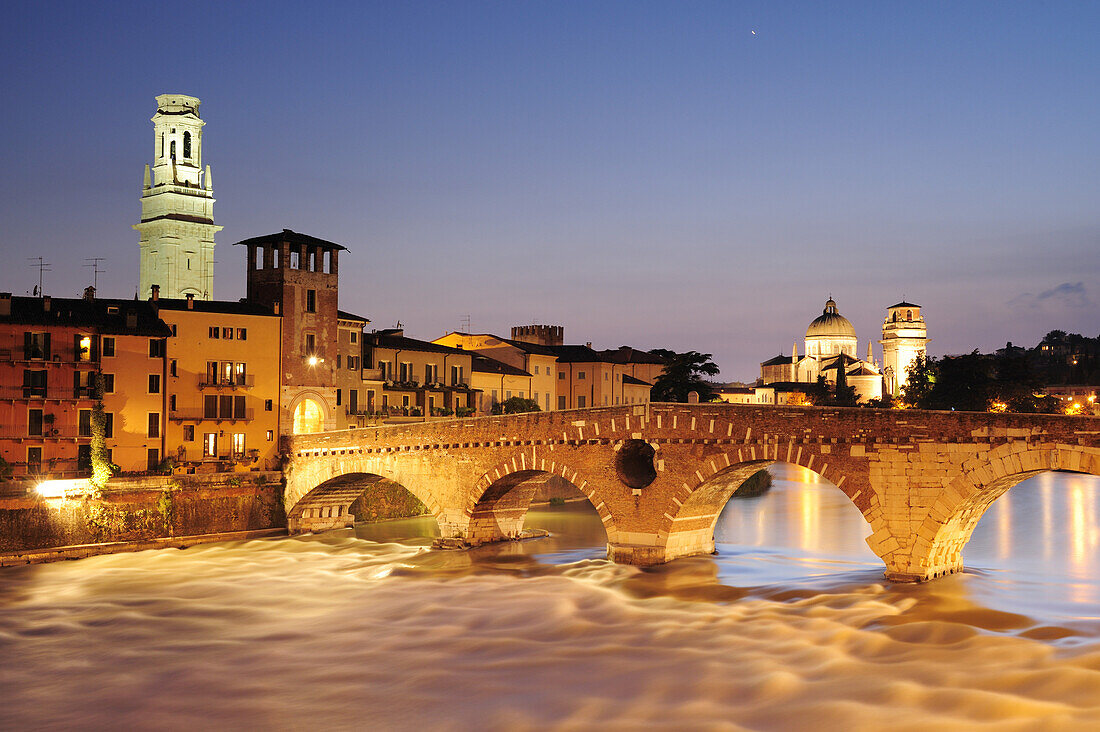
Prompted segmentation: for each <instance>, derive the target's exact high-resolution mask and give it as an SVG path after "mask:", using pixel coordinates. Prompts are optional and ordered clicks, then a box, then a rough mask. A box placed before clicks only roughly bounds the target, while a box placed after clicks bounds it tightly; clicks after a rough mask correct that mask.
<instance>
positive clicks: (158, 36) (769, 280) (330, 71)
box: [0, 0, 1100, 380]
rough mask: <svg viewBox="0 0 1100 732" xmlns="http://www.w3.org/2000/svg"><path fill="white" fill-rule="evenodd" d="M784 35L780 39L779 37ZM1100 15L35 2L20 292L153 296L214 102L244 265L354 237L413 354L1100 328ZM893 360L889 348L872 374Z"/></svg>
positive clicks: (13, 162) (214, 139)
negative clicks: (842, 327) (166, 223)
mask: <svg viewBox="0 0 1100 732" xmlns="http://www.w3.org/2000/svg"><path fill="white" fill-rule="evenodd" d="M754 30H755V31H756V34H755V35H753V33H752V31H754ZM1098 33H1100V4H1097V3H1087V2H1079V3H1068V2H1067V3H1059V2H1046V3H1038V2H1029V3H1019V4H1017V3H1009V2H990V3H965V2H945V3H932V2H927V3H926V2H920V3H912V2H909V3H891V2H867V3H819V2H808V3H780V2H738V3H730V2H714V3H710V2H668V3H653V2H640V1H638V0H630V1H629V2H575V3H574V2H547V3H536V2H497V3H473V2H453V1H452V2H441V3H426V2H403V1H401V2H399V1H397V0H395V1H394V2H390V3H368V2H347V3H316V4H308V5H307V4H302V5H297V4H291V3H280V2H266V3H255V4H245V3H236V2H232V3H227V2H217V3H209V4H207V3H199V2H191V3H183V4H181V3H150V2H135V3H121V2H119V3H115V2H111V3H88V2H72V3H59V2H33V3H16V4H12V5H11V6H9V7H7V9H6V11H5V22H4V23H3V24H2V26H0V59H2V68H3V69H4V70H5V74H4V76H5V80H4V95H3V96H4V101H5V110H4V114H3V115H2V116H0V141H2V142H0V161H2V163H3V175H2V176H0V181H2V182H0V194H2V195H0V255H2V259H0V262H2V264H0V290H4V291H9V290H10V291H13V292H15V293H16V294H24V293H26V292H27V291H29V290H30V289H31V287H32V286H33V285H34V284H36V283H37V278H38V274H37V270H36V269H32V268H31V267H29V266H28V262H27V261H26V258H27V257H29V256H38V255H41V256H43V257H45V258H46V259H47V260H48V261H49V262H51V263H52V265H53V267H52V271H51V272H48V273H47V274H46V275H45V284H46V287H45V290H46V292H47V293H48V294H53V295H55V296H63V297H73V296H77V295H79V293H80V291H81V290H82V288H83V287H84V286H85V285H86V284H91V271H90V270H89V269H86V268H84V267H82V266H81V264H82V263H83V258H85V257H93V256H100V257H106V258H107V262H106V263H105V266H106V268H107V272H106V274H103V275H100V294H101V295H103V296H111V297H132V296H133V293H134V290H135V288H136V286H137V270H138V256H137V254H138V248H137V242H138V235H137V232H136V231H133V230H132V229H131V228H130V226H131V224H133V223H135V222H136V221H137V217H138V213H139V211H140V207H139V201H138V199H139V195H140V192H141V178H142V169H143V166H144V164H145V163H147V162H151V156H152V147H153V146H152V123H151V122H150V121H149V118H150V117H151V116H152V114H153V112H154V111H155V103H154V100H153V97H154V96H155V95H157V94H161V93H166V92H175V93H183V94H191V95H194V96H197V97H199V98H200V99H201V100H202V108H201V112H202V117H203V119H205V120H206V121H207V126H206V128H205V134H204V138H203V145H204V157H205V160H204V162H206V163H209V164H210V165H211V167H212V173H213V180H214V193H215V197H216V198H217V200H218V202H217V204H216V205H215V209H214V210H215V220H216V222H217V223H218V224H219V225H221V226H224V227H225V230H224V231H222V232H221V234H219V236H218V248H217V250H216V255H217V259H218V262H219V263H218V265H217V266H216V279H215V296H216V297H217V298H219V299H237V298H239V297H242V296H243V295H244V275H243V273H244V254H243V252H242V251H241V250H240V249H237V248H233V247H232V246H231V244H232V243H233V242H235V241H239V240H241V239H244V238H247V237H251V236H256V235H260V234H266V233H271V232H273V231H278V230H280V229H282V228H291V229H294V230H296V231H301V232H304V233H308V234H312V235H315V236H319V237H322V238H325V239H331V240H333V241H337V242H340V243H342V244H344V245H346V246H347V247H348V248H349V249H350V250H351V251H350V252H349V253H347V254H346V255H345V257H344V259H343V260H342V262H341V307H342V308H344V309H346V310H351V311H353V312H356V313H359V314H360V315H364V316H366V317H368V318H371V319H372V320H373V321H374V324H373V325H374V327H389V326H392V325H393V324H394V323H395V322H396V321H397V320H400V321H401V322H402V323H403V324H404V325H405V326H406V333H407V334H408V335H411V336H414V337H419V338H425V339H431V338H435V337H437V336H439V335H441V334H443V333H445V332H447V331H450V330H455V329H459V328H460V326H461V323H462V320H463V318H464V317H465V316H467V315H469V316H470V319H471V321H472V327H473V330H475V331H478V332H484V331H489V332H494V333H498V334H503V335H507V332H508V329H509V327H510V326H511V325H515V324H522V323H532V322H540V323H554V324H561V325H564V326H565V335H566V341H567V342H574V343H577V342H585V341H592V342H593V344H594V345H595V346H597V347H616V346H619V345H622V344H630V345H634V346H636V347H640V348H653V347H668V348H673V349H676V350H687V349H695V350H700V351H705V352H710V353H713V354H714V358H715V360H716V362H717V363H718V364H719V366H721V367H722V378H723V379H725V380H734V379H737V380H751V379H753V378H755V377H756V376H757V375H758V372H759V368H758V364H759V362H760V361H762V360H764V359H767V358H769V357H771V356H774V355H775V354H777V353H779V352H781V351H782V352H784V353H790V349H791V344H792V342H793V341H795V340H798V342H799V349H800V350H801V348H802V345H801V341H802V338H803V336H804V334H805V328H806V325H807V324H808V323H809V321H810V320H812V319H813V318H814V317H815V316H817V315H818V314H820V312H821V309H822V307H823V306H824V301H825V299H826V298H827V297H828V295H829V294H830V293H832V295H833V296H834V297H835V299H836V301H837V304H838V306H839V309H840V312H841V313H842V314H844V315H845V316H847V317H848V318H849V319H851V320H852V322H853V323H854V324H855V326H856V330H857V333H858V335H859V337H860V340H861V342H862V343H861V347H860V350H861V352H862V351H863V349H865V348H866V341H867V340H869V339H874V340H875V341H877V339H878V337H879V328H880V326H881V322H882V318H883V317H884V315H885V308H886V307H887V306H889V305H891V304H893V303H894V302H896V301H898V300H900V299H902V297H903V296H904V297H905V298H907V299H909V300H911V301H914V302H917V303H920V304H921V305H922V306H923V307H924V312H925V316H926V318H927V320H928V324H929V334H930V337H931V338H932V342H931V345H930V350H931V352H932V353H933V354H936V355H940V354H944V353H958V352H963V351H969V350H971V349H973V348H980V349H983V350H991V349H993V348H996V347H999V346H1003V345H1004V343H1005V342H1006V341H1010V340H1011V341H1013V342H1015V343H1018V344H1026V345H1033V344H1034V343H1035V342H1037V341H1038V339H1039V338H1041V337H1042V335H1043V334H1044V333H1046V332H1047V331H1049V330H1052V329H1055V328H1060V329H1063V330H1069V331H1074V332H1082V333H1084V334H1086V335H1090V336H1095V335H1097V333H1098V332H1100V317H1098V314H1100V308H1098V305H1097V303H1098V302H1100V278H1098V276H1097V275H1098V273H1100V132H1098V131H1100V92H1098V90H1100V43H1098V42H1097V37H1098ZM875 350H876V356H877V354H878V346H877V343H876V346H875Z"/></svg>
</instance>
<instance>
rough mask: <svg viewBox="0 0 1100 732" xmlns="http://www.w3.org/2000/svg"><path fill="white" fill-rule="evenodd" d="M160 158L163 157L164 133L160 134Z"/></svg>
mask: <svg viewBox="0 0 1100 732" xmlns="http://www.w3.org/2000/svg"><path fill="white" fill-rule="evenodd" d="M160 156H161V157H162V158H163V157H164V133H163V132H162V133H160Z"/></svg>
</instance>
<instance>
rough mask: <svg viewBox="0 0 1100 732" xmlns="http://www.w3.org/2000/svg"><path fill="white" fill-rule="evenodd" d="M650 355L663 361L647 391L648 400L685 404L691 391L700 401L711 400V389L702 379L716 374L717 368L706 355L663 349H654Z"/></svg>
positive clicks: (712, 393)
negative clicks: (662, 367)
mask: <svg viewBox="0 0 1100 732" xmlns="http://www.w3.org/2000/svg"><path fill="white" fill-rule="evenodd" d="M650 353H651V354H653V355H654V356H659V357H660V358H662V359H664V361H665V369H664V371H663V372H661V375H660V376H658V377H657V381H656V382H655V383H654V384H653V390H652V391H651V392H650V397H649V398H650V400H651V401H654V402H686V401H687V400H688V394H689V393H690V392H693V391H694V392H695V393H697V394H698V395H699V401H700V402H709V401H713V400H714V399H715V397H716V396H717V394H716V393H715V391H714V386H713V385H712V384H711V383H710V382H709V381H705V380H704V379H703V376H716V375H717V374H718V365H717V364H715V363H714V361H712V360H711V355H710V354H709V353H699V352H698V351H687V352H686V353H676V352H675V351H669V350H667V349H664V348H655V349H653V350H652V351H650Z"/></svg>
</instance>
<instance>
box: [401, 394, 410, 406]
mask: <svg viewBox="0 0 1100 732" xmlns="http://www.w3.org/2000/svg"><path fill="white" fill-rule="evenodd" d="M401 406H403V407H408V406H409V395H408V394H405V395H404V396H402V397H401Z"/></svg>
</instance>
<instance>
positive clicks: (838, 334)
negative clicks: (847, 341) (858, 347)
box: [806, 298, 856, 339]
mask: <svg viewBox="0 0 1100 732" xmlns="http://www.w3.org/2000/svg"><path fill="white" fill-rule="evenodd" d="M855 337H856V329H855V328H854V327H853V326H852V321H850V320H848V319H847V318H845V317H844V316H843V315H841V314H840V313H838V312H837V309H836V303H835V302H834V301H833V299H832V298H829V301H828V302H827V303H825V310H823V311H822V312H821V315H819V316H818V317H816V318H814V320H813V322H812V323H810V327H809V328H807V329H806V338H852V339H855Z"/></svg>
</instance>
